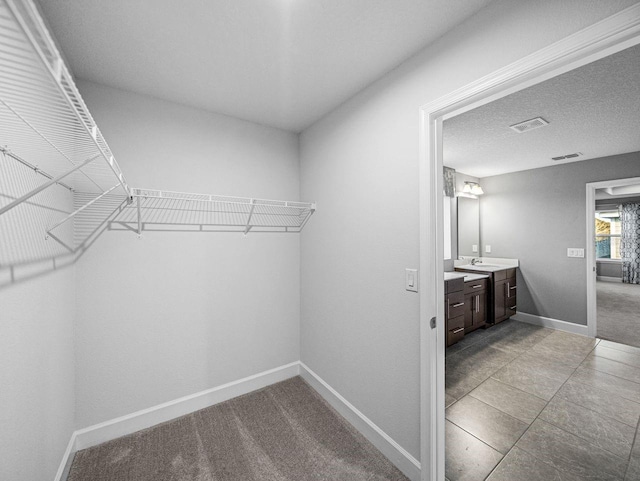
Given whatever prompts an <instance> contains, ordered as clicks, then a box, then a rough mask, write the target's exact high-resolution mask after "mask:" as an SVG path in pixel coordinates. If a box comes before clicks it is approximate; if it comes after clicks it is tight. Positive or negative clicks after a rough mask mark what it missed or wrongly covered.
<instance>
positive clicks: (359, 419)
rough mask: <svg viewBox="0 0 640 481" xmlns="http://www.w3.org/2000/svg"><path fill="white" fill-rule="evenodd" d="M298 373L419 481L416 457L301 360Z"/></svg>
mask: <svg viewBox="0 0 640 481" xmlns="http://www.w3.org/2000/svg"><path fill="white" fill-rule="evenodd" d="M300 375H301V376H302V378H303V379H304V380H305V381H307V382H308V383H309V384H310V385H311V387H313V388H314V389H315V390H316V391H317V392H318V393H319V394H320V395H321V396H322V397H323V398H324V399H325V400H326V401H327V402H328V403H329V404H330V405H331V406H332V407H333V408H334V409H335V410H336V411H338V412H339V413H340V414H341V415H342V416H343V417H344V418H346V419H347V421H349V422H350V423H351V424H352V425H353V426H354V427H355V428H356V429H357V430H358V431H359V432H360V433H361V434H362V435H363V436H364V437H365V438H366V439H367V440H368V441H369V442H370V443H371V444H373V445H374V446H375V447H376V448H378V449H379V450H380V452H382V454H384V455H385V456H386V457H387V458H389V460H390V461H391V462H392V463H393V464H395V465H396V467H397V468H398V469H399V470H400V471H402V472H403V473H404V475H405V476H407V477H408V478H409V479H411V480H412V481H420V462H419V461H418V460H417V459H416V458H414V457H413V456H412V455H411V454H409V453H408V452H407V451H406V450H405V449H404V448H403V447H402V446H400V445H399V444H398V443H397V442H395V441H394V440H393V439H392V438H391V437H390V436H389V435H388V434H387V433H385V432H384V431H383V430H382V429H380V428H379V427H378V426H377V425H375V424H374V423H373V421H371V420H370V419H369V418H368V417H366V416H365V415H364V414H362V413H361V412H360V411H359V410H358V409H357V408H356V407H355V406H353V405H352V404H351V403H350V402H349V401H347V400H346V399H345V398H344V397H342V396H341V395H340V394H339V393H338V392H337V391H336V390H335V389H333V388H332V387H331V386H329V384H327V383H326V382H325V381H324V380H323V379H322V378H321V377H320V376H318V375H317V374H316V373H315V372H313V371H312V370H311V369H309V367H307V366H306V365H305V364H304V363H302V362H301V363H300Z"/></svg>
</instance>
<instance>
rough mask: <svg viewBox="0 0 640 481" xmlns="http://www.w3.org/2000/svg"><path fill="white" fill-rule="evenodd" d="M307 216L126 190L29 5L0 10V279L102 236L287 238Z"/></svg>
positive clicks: (4, 2) (247, 201)
mask: <svg viewBox="0 0 640 481" xmlns="http://www.w3.org/2000/svg"><path fill="white" fill-rule="evenodd" d="M314 211H315V204H312V203H306V202H288V201H277V200H265V199H251V198H244V197H228V196H216V195H205V194H189V193H181V192H170V191H159V190H149V189H131V188H130V187H129V185H128V184H127V182H126V180H125V178H124V175H123V173H122V170H121V169H120V167H119V165H118V163H117V161H116V160H115V158H114V156H113V153H112V152H111V150H110V149H109V146H108V145H107V143H106V141H105V139H104V138H103V136H102V134H101V132H100V129H99V128H98V127H97V125H96V123H95V121H94V120H93V117H92V116H91V114H90V113H89V110H88V109H87V106H86V105H85V103H84V101H83V100H82V97H81V96H80V93H79V92H78V89H77V88H76V86H75V84H74V82H73V78H72V77H71V74H70V73H69V70H68V68H67V66H66V65H65V63H64V61H63V60H62V56H61V55H60V52H59V51H58V50H57V47H56V45H55V43H54V41H53V39H52V37H51V35H50V34H49V32H48V31H47V29H46V27H45V25H44V22H43V20H42V18H41V17H40V15H39V13H38V10H37V8H36V7H35V5H34V3H33V0H0V270H3V272H4V269H5V268H7V267H8V268H9V270H10V278H11V279H10V282H13V280H14V278H15V275H14V274H15V267H16V266H24V265H28V264H30V263H31V264H32V263H34V262H41V261H43V260H44V261H47V260H53V268H54V269H55V268H56V265H57V264H56V262H57V261H58V260H59V259H62V258H64V259H65V262H66V260H67V259H69V258H71V259H72V261H74V260H75V259H77V257H78V256H79V255H81V254H82V253H83V252H84V251H85V250H86V249H87V248H88V247H89V246H90V245H91V244H92V243H93V242H94V241H95V240H96V239H97V237H98V236H99V235H100V234H101V233H102V232H103V231H104V230H105V229H107V228H111V229H114V230H119V229H126V230H132V231H134V232H137V233H138V234H141V233H142V231H143V230H188V231H216V232H244V233H245V234H247V233H248V232H249V231H252V232H291V233H295V232H300V231H301V230H302V228H303V227H304V225H305V224H306V222H307V221H308V220H309V218H310V217H311V215H312V214H313V212H314ZM0 274H1V273H0ZM2 285H3V281H2V279H0V286H2Z"/></svg>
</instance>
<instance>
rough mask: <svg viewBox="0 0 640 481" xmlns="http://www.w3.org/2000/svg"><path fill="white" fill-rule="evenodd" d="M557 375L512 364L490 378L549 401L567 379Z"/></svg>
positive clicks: (521, 364)
mask: <svg viewBox="0 0 640 481" xmlns="http://www.w3.org/2000/svg"><path fill="white" fill-rule="evenodd" d="M557 374H558V373H557V372H555V371H552V370H550V369H539V368H537V367H532V366H528V365H526V364H524V363H515V362H514V363H511V364H509V365H508V366H506V367H504V368H502V369H500V370H499V371H497V372H496V373H495V374H493V375H492V376H491V377H493V378H494V379H496V380H498V381H501V382H503V383H505V384H509V385H510V386H513V387H515V388H517V389H520V390H522V391H525V392H528V393H529V394H533V395H534V396H537V397H539V398H542V399H544V400H546V401H549V400H551V398H552V397H553V396H554V394H555V393H556V392H557V391H558V389H560V387H561V386H562V384H564V382H565V381H566V379H567V378H568V377H569V375H567V376H566V378H564V379H562V378H559V377H558V375H557ZM563 377H564V376H563Z"/></svg>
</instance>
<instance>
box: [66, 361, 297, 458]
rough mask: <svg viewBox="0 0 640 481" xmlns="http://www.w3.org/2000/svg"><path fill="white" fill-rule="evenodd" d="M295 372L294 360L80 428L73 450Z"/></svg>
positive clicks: (196, 409)
mask: <svg viewBox="0 0 640 481" xmlns="http://www.w3.org/2000/svg"><path fill="white" fill-rule="evenodd" d="M299 373H300V363H299V362H298V361H296V362H292V363H290V364H286V365H284V366H280V367H277V368H275V369H269V370H268V371H264V372H261V373H258V374H254V375H253V376H248V377H245V378H243V379H239V380H237V381H233V382H230V383H227V384H223V385H221V386H218V387H214V388H212V389H207V390H205V391H200V392H198V393H195V394H191V395H189V396H184V397H181V398H178V399H175V400H173V401H169V402H166V403H162V404H158V405H157V406H153V407H150V408H147V409H142V410H140V411H137V412H134V413H132V414H127V415H126V416H121V417H119V418H115V419H112V420H110V421H106V422H104V423H100V424H96V425H94V426H89V427H87V428H84V429H80V430H78V431H76V432H75V433H74V435H75V449H76V450H80V449H86V448H89V447H91V446H95V445H97V444H100V443H104V442H106V441H110V440H112V439H116V438H119V437H120V436H126V435H127V434H132V433H135V432H136V431H140V430H141V429H146V428H150V427H152V426H155V425H157V424H160V423H163V422H166V421H170V420H172V419H175V418H178V417H180V416H184V415H186V414H190V413H192V412H195V411H198V410H200V409H204V408H206V407H209V406H212V405H214V404H218V403H221V402H223V401H228V400H229V399H232V398H234V397H237V396H241V395H243V394H247V393H250V392H251V391H255V390H256V389H262V388H263V387H267V386H269V385H271V384H274V383H276V382H280V381H284V380H285V379H289V378H291V377H294V376H297V375H298V374H299Z"/></svg>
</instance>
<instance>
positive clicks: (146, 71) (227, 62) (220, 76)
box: [40, 0, 489, 131]
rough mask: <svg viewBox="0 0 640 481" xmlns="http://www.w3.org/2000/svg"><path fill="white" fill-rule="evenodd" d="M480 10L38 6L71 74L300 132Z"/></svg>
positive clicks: (427, 0)
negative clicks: (62, 52) (65, 59)
mask: <svg viewBox="0 0 640 481" xmlns="http://www.w3.org/2000/svg"><path fill="white" fill-rule="evenodd" d="M487 3H489V0H456V1H455V2H451V1H450V0H393V1H390V0H182V1H176V0H134V1H132V0H108V1H104V0H82V1H70V0H40V4H41V8H42V11H43V13H44V16H45V17H46V20H47V21H48V23H49V25H50V27H51V29H52V30H53V33H54V35H55V37H56V38H57V40H58V42H59V43H60V45H61V47H62V50H63V51H64V53H65V56H66V58H67V61H68V62H69V64H70V67H71V69H72V71H73V72H74V74H75V75H76V76H77V77H79V78H82V79H85V80H90V81H93V82H98V83H101V84H105V85H109V86H112V87H116V88H121V89H125V90H130V91H134V92H139V93H143V94H147V95H152V96H155V97H159V98H162V99H167V100H171V101H175V102H180V103H183V104H187V105H192V106H195V107H198V108H202V109H206V110H211V111H215V112H220V113H223V114H228V115H232V116H235V117H239V118H243V119H247V120H252V121H255V122H259V123H263V124H267V125H272V126H276V127H280V128H283V129H287V130H292V131H301V130H303V129H304V128H305V127H307V126H309V125H310V124H312V123H313V122H315V121H316V120H318V119H319V118H320V117H322V116H323V115H324V114H326V113H327V112H329V111H331V110H332V109H334V108H335V107H336V106H337V105H339V104H340V103H342V102H343V101H345V100H346V99H348V98H349V97H351V96H352V95H354V94H355V93H356V92H358V91H359V90H361V89H362V88H363V87H365V86H366V85H368V84H370V83H371V82H373V81H374V80H376V79H377V78H379V77H380V76H381V75H383V74H384V73H386V72H388V71H389V70H391V69H393V68H394V67H396V66H397V65H398V64H400V63H401V62H402V61H403V60H405V59H406V58H408V57H410V56H411V55H412V54H414V53H416V52H417V51H419V50H420V49H421V48H422V47H424V46H425V45H426V44H428V43H430V42H432V41H434V40H435V39H436V38H438V37H439V36H441V35H442V34H444V33H445V32H446V31H447V30H450V29H451V28H453V27H454V26H456V25H457V24H459V23H461V22H462V21H463V20H465V19H466V18H468V17H469V16H471V15H473V14H474V13H475V12H477V11H478V10H479V9H480V8H482V7H483V6H484V5H486V4H487Z"/></svg>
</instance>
